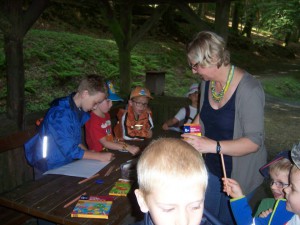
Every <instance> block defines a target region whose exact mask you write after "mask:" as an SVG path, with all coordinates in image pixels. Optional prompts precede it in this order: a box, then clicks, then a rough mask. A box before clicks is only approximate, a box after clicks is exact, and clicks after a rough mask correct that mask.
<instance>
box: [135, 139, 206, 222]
mask: <svg viewBox="0 0 300 225" xmlns="http://www.w3.org/2000/svg"><path fill="white" fill-rule="evenodd" d="M137 172H138V183H139V189H137V190H136V191H135V194H136V197H137V200H138V203H139V205H140V208H141V211H142V212H144V213H146V212H149V213H150V215H151V218H152V219H153V222H154V224H155V225H160V224H169V225H172V224H175V221H179V220H184V221H185V220H189V221H190V223H189V224H190V225H192V224H197V225H198V224H199V223H200V221H201V218H202V213H203V206H204V196H205V190H206V186H207V180H208V177H207V171H206V168H205V165H204V161H203V158H202V156H201V154H200V153H199V152H197V151H196V150H195V149H194V148H193V147H192V146H191V145H189V144H188V143H186V142H184V141H183V140H180V139H174V138H161V139H158V140H156V141H153V142H152V143H151V144H150V145H149V146H148V147H147V148H146V149H145V151H144V152H143V154H142V156H141V157H140V159H139V162H138V166H137ZM167 212H168V213H167Z"/></svg>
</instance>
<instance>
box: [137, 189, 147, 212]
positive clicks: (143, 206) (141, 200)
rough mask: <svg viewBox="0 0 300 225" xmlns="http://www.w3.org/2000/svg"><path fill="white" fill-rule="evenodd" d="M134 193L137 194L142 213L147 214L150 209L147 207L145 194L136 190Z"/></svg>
mask: <svg viewBox="0 0 300 225" xmlns="http://www.w3.org/2000/svg"><path fill="white" fill-rule="evenodd" d="M134 193H135V196H136V199H137V201H138V203H139V206H140V209H141V211H142V212H143V213H147V212H148V211H149V208H148V206H147V203H146V200H145V198H144V195H143V193H142V192H141V191H140V190H139V189H135V191H134Z"/></svg>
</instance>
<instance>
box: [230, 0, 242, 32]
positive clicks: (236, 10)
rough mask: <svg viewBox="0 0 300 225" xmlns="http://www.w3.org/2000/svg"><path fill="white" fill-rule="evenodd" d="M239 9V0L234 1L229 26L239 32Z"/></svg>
mask: <svg viewBox="0 0 300 225" xmlns="http://www.w3.org/2000/svg"><path fill="white" fill-rule="evenodd" d="M240 9H241V4H240V3H239V2H235V3H234V6H233V14H232V26H231V27H232V30H233V32H234V33H238V32H239V23H240Z"/></svg>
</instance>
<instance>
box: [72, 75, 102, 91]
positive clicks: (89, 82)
mask: <svg viewBox="0 0 300 225" xmlns="http://www.w3.org/2000/svg"><path fill="white" fill-rule="evenodd" d="M85 90H87V91H88V92H89V94H90V95H94V94H96V93H98V92H102V93H107V85H106V83H105V81H104V78H103V77H102V76H100V75H97V74H90V75H87V76H86V77H85V78H84V79H82V81H81V82H80V84H79V86H78V90H77V91H78V92H82V91H85Z"/></svg>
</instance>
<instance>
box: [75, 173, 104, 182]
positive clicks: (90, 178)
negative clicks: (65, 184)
mask: <svg viewBox="0 0 300 225" xmlns="http://www.w3.org/2000/svg"><path fill="white" fill-rule="evenodd" d="M98 176H99V174H98V173H96V174H95V175H93V176H91V177H88V178H85V179H83V180H81V181H79V182H78V184H82V183H85V182H87V181H89V180H92V179H94V178H95V177H98Z"/></svg>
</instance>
